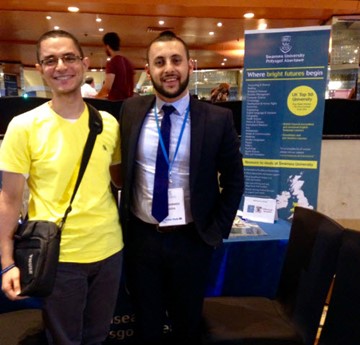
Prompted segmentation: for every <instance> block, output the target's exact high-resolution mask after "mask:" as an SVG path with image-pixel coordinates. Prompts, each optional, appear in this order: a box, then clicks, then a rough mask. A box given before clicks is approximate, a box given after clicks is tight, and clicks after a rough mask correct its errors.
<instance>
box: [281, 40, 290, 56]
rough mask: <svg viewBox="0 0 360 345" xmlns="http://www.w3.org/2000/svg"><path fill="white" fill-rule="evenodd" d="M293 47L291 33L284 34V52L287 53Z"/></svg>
mask: <svg viewBox="0 0 360 345" xmlns="http://www.w3.org/2000/svg"><path fill="white" fill-rule="evenodd" d="M291 49H292V45H291V36H290V35H286V36H282V37H281V46H280V50H281V51H282V52H283V53H284V54H287V53H288V52H289V51H290V50H291Z"/></svg>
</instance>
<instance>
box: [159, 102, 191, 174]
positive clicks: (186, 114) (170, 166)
mask: <svg viewBox="0 0 360 345" xmlns="http://www.w3.org/2000/svg"><path fill="white" fill-rule="evenodd" d="M189 108H190V105H188V107H187V108H186V113H185V118H184V121H183V124H182V126H181V131H180V134H179V138H178V141H177V144H176V149H175V153H174V158H173V159H172V161H171V162H170V161H169V157H168V155H167V152H166V149H165V145H164V141H163V138H162V135H161V131H160V125H159V119H158V113H157V110H156V105H155V107H154V113H155V121H156V126H157V130H158V133H159V142H160V145H161V150H162V153H163V155H164V157H165V160H166V163H167V164H168V166H169V176H171V170H172V167H173V165H174V162H175V158H176V156H177V153H178V150H179V147H180V143H181V139H182V136H183V134H184V130H185V125H186V121H187V119H188V117H189ZM170 141H171V140H170ZM169 153H170V146H169Z"/></svg>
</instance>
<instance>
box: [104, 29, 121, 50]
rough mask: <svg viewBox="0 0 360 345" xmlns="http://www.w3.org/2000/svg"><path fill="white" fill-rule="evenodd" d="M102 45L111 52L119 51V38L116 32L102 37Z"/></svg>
mask: <svg viewBox="0 0 360 345" xmlns="http://www.w3.org/2000/svg"><path fill="white" fill-rule="evenodd" d="M103 43H104V44H105V45H107V46H109V47H110V48H111V49H112V50H115V51H117V50H120V37H119V35H118V34H117V33H116V32H108V33H106V34H105V35H104V37H103Z"/></svg>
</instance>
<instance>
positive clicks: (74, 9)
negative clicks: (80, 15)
mask: <svg viewBox="0 0 360 345" xmlns="http://www.w3.org/2000/svg"><path fill="white" fill-rule="evenodd" d="M68 11H69V12H79V7H75V6H69V7H68Z"/></svg>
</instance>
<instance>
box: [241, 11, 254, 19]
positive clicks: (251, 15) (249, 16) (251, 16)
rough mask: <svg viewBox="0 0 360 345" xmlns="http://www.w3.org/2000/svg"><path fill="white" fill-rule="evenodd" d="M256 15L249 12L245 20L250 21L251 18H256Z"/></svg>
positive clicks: (245, 15)
mask: <svg viewBox="0 0 360 345" xmlns="http://www.w3.org/2000/svg"><path fill="white" fill-rule="evenodd" d="M254 16H255V14H254V13H252V12H248V13H245V14H244V18H247V19H250V18H254Z"/></svg>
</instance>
